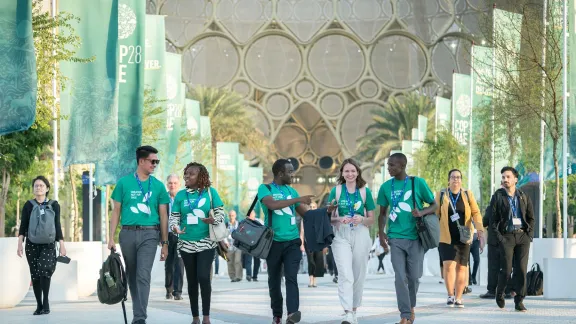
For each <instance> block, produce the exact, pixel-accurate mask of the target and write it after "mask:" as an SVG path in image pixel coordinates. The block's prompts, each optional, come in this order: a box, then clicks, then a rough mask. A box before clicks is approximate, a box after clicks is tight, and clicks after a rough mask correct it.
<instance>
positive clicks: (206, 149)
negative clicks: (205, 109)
mask: <svg viewBox="0 0 576 324" xmlns="http://www.w3.org/2000/svg"><path fill="white" fill-rule="evenodd" d="M200 140H201V141H202V143H200V145H199V146H200V147H201V151H200V152H202V160H203V162H202V164H204V165H205V166H206V169H208V172H209V173H210V178H211V179H215V175H214V174H213V173H212V157H213V154H214V152H212V127H211V126H210V117H208V116H200Z"/></svg>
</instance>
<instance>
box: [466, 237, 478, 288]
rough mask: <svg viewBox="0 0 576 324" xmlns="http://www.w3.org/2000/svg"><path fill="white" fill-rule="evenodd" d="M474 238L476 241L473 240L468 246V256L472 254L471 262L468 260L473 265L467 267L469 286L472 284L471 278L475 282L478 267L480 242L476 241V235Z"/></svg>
mask: <svg viewBox="0 0 576 324" xmlns="http://www.w3.org/2000/svg"><path fill="white" fill-rule="evenodd" d="M474 237H475V238H476V239H474V241H472V244H471V245H470V254H472V260H470V263H472V262H474V264H473V265H472V266H471V267H468V274H469V275H470V276H469V281H470V284H471V283H472V278H474V279H475V280H476V276H477V275H478V268H479V267H480V240H478V239H477V236H476V235H474Z"/></svg>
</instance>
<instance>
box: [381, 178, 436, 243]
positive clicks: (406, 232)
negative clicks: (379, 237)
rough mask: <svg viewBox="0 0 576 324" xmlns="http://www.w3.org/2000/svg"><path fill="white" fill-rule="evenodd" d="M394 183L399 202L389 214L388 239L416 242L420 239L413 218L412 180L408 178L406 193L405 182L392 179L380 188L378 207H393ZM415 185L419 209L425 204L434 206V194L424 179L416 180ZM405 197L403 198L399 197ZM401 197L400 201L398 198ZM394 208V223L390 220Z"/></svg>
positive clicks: (396, 199) (395, 194) (395, 196)
mask: <svg viewBox="0 0 576 324" xmlns="http://www.w3.org/2000/svg"><path fill="white" fill-rule="evenodd" d="M393 181H394V193H393V194H394V199H395V200H394V201H397V206H391V207H390V209H389V212H388V223H387V227H388V237H389V238H401V239H409V240H416V239H418V233H417V232H416V220H415V218H414V216H412V209H413V204H412V194H413V192H414V191H413V189H412V179H411V178H410V177H408V181H407V182H406V190H405V191H404V193H403V192H402V189H404V180H396V178H392V179H390V180H388V181H386V182H385V183H383V184H382V186H380V190H379V191H378V205H380V206H382V207H388V206H390V205H392V203H393V199H392V182H393ZM414 185H415V186H416V205H417V206H418V209H422V206H423V203H424V202H425V203H428V204H432V203H434V194H433V193H432V191H431V190H430V188H429V187H428V185H427V184H426V181H424V179H422V178H415V179H414ZM400 195H403V196H402V197H399V196H400ZM397 197H399V201H398V198H397ZM393 207H394V212H395V213H396V216H397V217H396V220H395V221H392V219H391V218H390V213H391V212H392V209H393Z"/></svg>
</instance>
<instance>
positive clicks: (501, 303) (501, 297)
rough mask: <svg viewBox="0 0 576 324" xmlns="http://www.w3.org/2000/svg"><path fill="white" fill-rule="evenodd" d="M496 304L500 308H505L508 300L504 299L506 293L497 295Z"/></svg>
mask: <svg viewBox="0 0 576 324" xmlns="http://www.w3.org/2000/svg"><path fill="white" fill-rule="evenodd" d="M496 305H498V307H500V308H504V306H506V300H504V295H502V294H500V295H496Z"/></svg>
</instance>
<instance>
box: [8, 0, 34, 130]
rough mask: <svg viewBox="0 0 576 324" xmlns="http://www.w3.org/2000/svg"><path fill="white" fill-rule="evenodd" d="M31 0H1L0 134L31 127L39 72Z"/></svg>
mask: <svg viewBox="0 0 576 324" xmlns="http://www.w3.org/2000/svg"><path fill="white" fill-rule="evenodd" d="M33 36H34V35H33V33H32V0H22V1H14V0H10V1H0V68H1V70H2V72H1V73H0V85H1V86H0V116H2V117H1V118H0V135H5V134H8V133H12V132H17V131H22V130H26V129H28V128H30V126H32V123H34V119H35V118H36V97H37V94H36V92H37V85H36V84H37V75H36V55H35V54H34V37H33Z"/></svg>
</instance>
